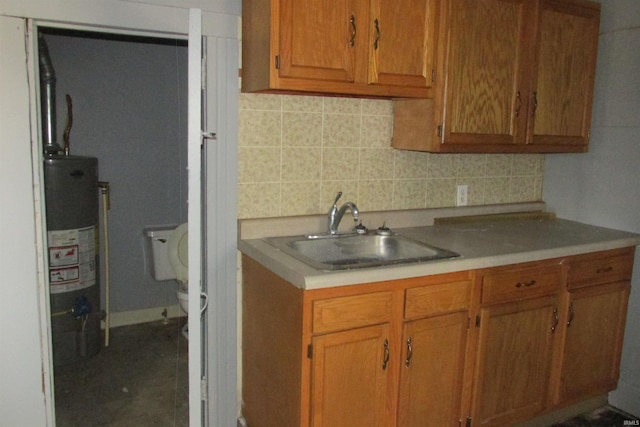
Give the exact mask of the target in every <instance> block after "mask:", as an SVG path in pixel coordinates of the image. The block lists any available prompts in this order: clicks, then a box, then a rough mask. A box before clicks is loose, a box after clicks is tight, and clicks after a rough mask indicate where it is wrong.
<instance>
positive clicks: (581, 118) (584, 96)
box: [393, 0, 600, 152]
mask: <svg viewBox="0 0 640 427" xmlns="http://www.w3.org/2000/svg"><path fill="white" fill-rule="evenodd" d="M439 13H440V18H441V21H440V22H441V26H440V32H439V35H438V39H439V40H440V41H441V43H440V44H439V46H438V47H439V53H438V60H437V62H438V65H437V67H436V69H437V78H436V82H435V87H434V89H435V91H434V98H433V99H427V100H397V101H396V103H395V111H394V114H395V123H394V136H393V146H394V147H395V148H400V149H409V150H421V151H433V152H583V151H586V150H587V144H588V138H589V129H590V124H591V104H592V94H593V83H594V75H595V61H596V52H597V38H598V30H599V14H600V6H599V5H598V4H597V3H592V2H587V1H582V0H536V1H530V0H473V1H468V0H452V1H449V2H442V4H441V9H440V12H439Z"/></svg>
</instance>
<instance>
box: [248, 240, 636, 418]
mask: <svg viewBox="0 0 640 427" xmlns="http://www.w3.org/2000/svg"><path fill="white" fill-rule="evenodd" d="M633 254H634V248H625V249H615V250H610V251H605V252H597V253H591V254H585V255H578V256H568V257H562V258H555V259H549V260H542V261H535V262H529V263H521V264H513V265H506V266H499V267H491V268H484V269H480V270H476V271H462V272H456V273H447V274H441V275H433V276H424V277H417V278H411V279H402V280H392V281H387V282H374V283H367V284H361V285H350V286H343V287H335V288H326V289H314V290H302V289H298V288H296V287H294V286H293V285H291V284H290V283H288V282H287V281H285V280H284V279H282V278H280V277H279V276H277V275H275V274H274V273H272V272H271V271H270V270H268V269H267V268H266V267H264V266H262V265H261V264H259V263H258V262H256V261H254V260H253V259H251V258H249V257H248V256H246V255H245V256H243V260H242V268H243V309H242V313H243V319H242V325H243V328H242V329H243V332H242V364H243V375H242V378H243V386H242V399H243V408H242V412H243V415H244V417H245V418H246V420H247V422H248V425H249V426H251V427H253V426H261V427H281V426H300V427H309V426H313V427H318V426H323V427H324V426H326V427H342V426H349V427H352V426H367V427H368V426H380V427H394V426H398V427H418V426H419V427H430V426H434V427H436V426H437V427H441V426H451V427H455V426H459V425H465V424H468V423H471V425H482V426H501V427H502V426H508V425H514V424H516V423H519V422H523V421H526V420H528V419H530V418H533V417H535V416H536V415H540V414H542V413H546V412H549V411H552V410H556V409H559V408H561V407H563V406H566V405H569V404H572V403H578V402H580V401H583V400H585V399H588V398H591V397H594V396H598V395H602V394H604V393H606V392H607V391H610V390H612V389H613V388H615V385H616V383H617V380H618V373H619V372H618V371H619V360H620V352H621V346H622V337H623V333H624V321H625V316H626V306H627V300H628V294H629V287H630V278H631V272H632V266H633Z"/></svg>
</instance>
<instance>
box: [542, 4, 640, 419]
mask: <svg viewBox="0 0 640 427" xmlns="http://www.w3.org/2000/svg"><path fill="white" fill-rule="evenodd" d="M601 3H602V15H601V24H600V41H599V48H598V49H599V51H598V65H597V70H596V86H595V94H594V105H593V124H592V129H591V143H590V148H589V152H588V153H587V154H581V155H575V154H571V155H549V156H547V158H546V170H545V177H544V178H545V181H544V191H543V198H544V200H545V201H546V202H547V203H548V205H549V208H550V209H551V210H552V211H555V212H556V213H557V214H558V216H560V217H563V218H569V219H575V220H578V221H581V222H585V223H589V224H596V225H601V226H605V227H611V228H618V229H622V230H627V231H632V232H636V233H640V188H639V186H640V54H639V52H640V7H638V6H639V4H638V3H639V2H638V0H607V1H602V2H601ZM638 324H640V250H638V251H637V252H636V260H635V273H634V278H633V282H632V289H631V298H630V302H629V311H628V315H627V327H626V334H625V342H624V348H623V355H622V367H621V374H620V383H619V385H618V389H617V390H616V391H614V392H613V393H611V395H610V402H611V403H612V404H613V405H616V406H618V407H620V408H621V409H624V410H626V411H627V412H630V413H632V414H635V415H640V329H638V328H637V325H638Z"/></svg>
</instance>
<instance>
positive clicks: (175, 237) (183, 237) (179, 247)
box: [167, 222, 189, 283]
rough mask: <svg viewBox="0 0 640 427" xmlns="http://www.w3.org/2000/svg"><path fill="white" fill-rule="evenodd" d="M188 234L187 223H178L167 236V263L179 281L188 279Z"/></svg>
mask: <svg viewBox="0 0 640 427" xmlns="http://www.w3.org/2000/svg"><path fill="white" fill-rule="evenodd" d="M188 243H189V236H188V233H187V223H186V222H185V223H184V224H180V225H179V226H177V227H176V228H175V230H173V232H172V233H171V235H170V236H169V241H168V246H167V251H168V252H169V263H170V264H171V267H173V271H175V273H176V280H177V281H178V282H180V283H187V282H188V281H189V251H188V249H189V245H188Z"/></svg>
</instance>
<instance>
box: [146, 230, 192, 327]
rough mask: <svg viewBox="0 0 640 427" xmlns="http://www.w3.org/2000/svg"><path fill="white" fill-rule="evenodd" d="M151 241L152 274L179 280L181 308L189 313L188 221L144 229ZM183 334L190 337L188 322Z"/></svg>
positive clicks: (160, 279) (163, 278) (161, 278)
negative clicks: (176, 224) (175, 224)
mask: <svg viewBox="0 0 640 427" xmlns="http://www.w3.org/2000/svg"><path fill="white" fill-rule="evenodd" d="M144 234H145V236H146V237H147V238H148V239H149V241H150V246H151V255H152V268H151V274H152V276H153V278H154V279H155V280H157V281H162V280H175V281H176V282H178V289H177V290H176V296H177V298H178V303H179V304H180V308H181V309H182V311H184V312H185V313H187V314H188V313H189V294H188V288H189V286H188V285H189V258H188V240H189V239H188V234H187V223H184V224H180V225H178V226H177V227H176V226H157V227H147V228H145V229H144ZM182 334H183V335H184V336H185V337H187V338H188V337H189V335H188V329H187V324H185V326H184V327H183V328H182Z"/></svg>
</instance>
